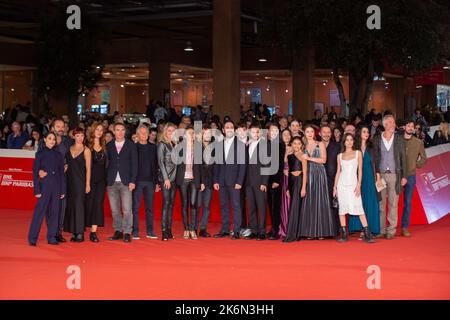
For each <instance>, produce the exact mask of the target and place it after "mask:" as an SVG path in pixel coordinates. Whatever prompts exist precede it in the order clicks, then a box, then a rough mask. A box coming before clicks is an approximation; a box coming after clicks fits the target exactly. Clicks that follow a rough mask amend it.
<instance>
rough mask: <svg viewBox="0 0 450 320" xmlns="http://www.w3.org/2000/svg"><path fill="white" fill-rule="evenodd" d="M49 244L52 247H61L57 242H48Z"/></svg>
mask: <svg viewBox="0 0 450 320" xmlns="http://www.w3.org/2000/svg"><path fill="white" fill-rule="evenodd" d="M48 244H49V245H52V246H57V245H59V242H58V241H55V242H48Z"/></svg>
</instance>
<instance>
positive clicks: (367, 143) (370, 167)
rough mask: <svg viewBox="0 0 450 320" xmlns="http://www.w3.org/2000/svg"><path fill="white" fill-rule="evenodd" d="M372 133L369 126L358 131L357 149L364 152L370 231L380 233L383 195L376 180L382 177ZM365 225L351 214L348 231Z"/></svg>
mask: <svg viewBox="0 0 450 320" xmlns="http://www.w3.org/2000/svg"><path fill="white" fill-rule="evenodd" d="M369 138H370V133H369V128H368V127H367V126H363V127H360V128H359V129H358V131H356V141H357V149H358V150H360V151H361V152H362V158H363V161H362V181H361V197H362V204H363V208H364V212H365V213H366V217H367V223H368V225H369V231H370V232H371V233H372V235H378V234H379V233H380V203H379V201H381V195H380V194H379V193H378V192H377V189H376V187H375V182H376V181H380V179H381V177H380V174H379V173H376V170H375V162H374V159H375V150H374V148H373V145H372V141H371V140H370V139H369ZM362 229H363V226H362V225H361V222H360V220H359V219H358V217H356V216H350V218H349V221H348V231H349V232H356V231H361V230H362Z"/></svg>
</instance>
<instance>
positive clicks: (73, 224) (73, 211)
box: [64, 128, 91, 242]
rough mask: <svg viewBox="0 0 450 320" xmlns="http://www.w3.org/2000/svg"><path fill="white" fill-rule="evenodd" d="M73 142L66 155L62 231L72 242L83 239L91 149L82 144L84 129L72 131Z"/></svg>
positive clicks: (89, 185)
mask: <svg viewBox="0 0 450 320" xmlns="http://www.w3.org/2000/svg"><path fill="white" fill-rule="evenodd" d="M72 135H73V137H74V139H75V144H74V145H73V146H71V147H70V149H69V152H68V153H67V155H66V160H67V161H66V162H67V208H66V215H65V217H64V231H65V232H70V233H72V235H73V236H72V238H71V239H70V241H72V242H83V241H84V228H85V226H86V224H85V214H84V211H85V210H84V209H85V197H86V193H89V192H90V189H91V184H90V179H91V150H89V148H86V146H85V145H84V138H85V134H84V130H83V129H82V128H76V129H74V130H73V131H72Z"/></svg>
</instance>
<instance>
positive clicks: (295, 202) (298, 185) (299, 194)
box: [284, 136, 308, 242]
mask: <svg viewBox="0 0 450 320" xmlns="http://www.w3.org/2000/svg"><path fill="white" fill-rule="evenodd" d="M291 145H292V149H293V153H292V154H290V155H289V156H288V163H289V194H290V197H291V204H290V209H289V218H288V224H287V231H286V237H285V239H284V242H293V241H298V240H300V238H301V232H300V230H301V229H300V221H301V220H300V216H301V212H300V208H301V206H302V199H303V198H304V197H305V196H306V177H307V175H308V164H307V162H306V159H305V158H304V157H303V153H304V151H303V149H304V146H303V143H302V139H301V138H300V137H298V136H297V137H294V138H293V139H292V141H291Z"/></svg>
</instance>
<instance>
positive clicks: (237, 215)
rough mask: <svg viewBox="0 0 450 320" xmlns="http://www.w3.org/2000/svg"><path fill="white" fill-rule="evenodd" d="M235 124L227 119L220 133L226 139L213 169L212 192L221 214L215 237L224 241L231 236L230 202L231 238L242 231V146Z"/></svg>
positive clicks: (243, 174)
mask: <svg viewBox="0 0 450 320" xmlns="http://www.w3.org/2000/svg"><path fill="white" fill-rule="evenodd" d="M234 129H235V128H234V123H233V122H232V121H231V120H227V121H226V122H225V124H224V129H223V133H224V134H225V139H224V140H223V141H221V142H220V147H219V150H217V153H216V156H217V157H220V159H218V160H217V163H216V166H215V167H214V171H215V174H214V189H215V190H218V191H219V195H220V214H221V216H222V228H221V230H220V232H219V233H218V234H215V235H214V238H223V237H227V236H229V235H230V207H229V206H230V202H231V207H232V208H233V236H232V239H233V240H236V239H239V233H240V231H241V223H242V214H241V201H240V197H241V195H240V193H241V189H242V186H243V185H244V178H245V145H244V144H243V143H242V142H240V141H239V139H238V138H237V137H236V136H235V133H234Z"/></svg>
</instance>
